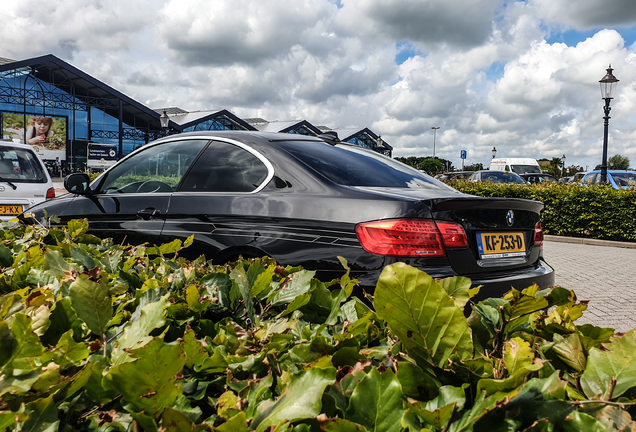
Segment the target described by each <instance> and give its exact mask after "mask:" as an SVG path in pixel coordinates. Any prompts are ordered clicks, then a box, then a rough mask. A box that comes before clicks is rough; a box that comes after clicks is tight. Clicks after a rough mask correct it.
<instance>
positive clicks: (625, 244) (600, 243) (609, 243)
mask: <svg viewBox="0 0 636 432" xmlns="http://www.w3.org/2000/svg"><path fill="white" fill-rule="evenodd" d="M543 239H544V240H546V241H553V242H557V243H574V244H584V245H592V246H607V247H618V248H625V249H636V243H631V242H621V241H612V240H598V239H589V238H581V237H561V236H555V235H549V234H546V235H544V236H543Z"/></svg>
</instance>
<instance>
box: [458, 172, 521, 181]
mask: <svg viewBox="0 0 636 432" xmlns="http://www.w3.org/2000/svg"><path fill="white" fill-rule="evenodd" d="M469 180H470V181H474V182H490V183H505V184H528V183H527V182H526V181H525V180H524V179H522V178H521V177H520V176H519V175H518V174H515V173H514V172H512V171H490V170H483V171H475V172H474V173H473V174H472V175H471V176H470V178H469Z"/></svg>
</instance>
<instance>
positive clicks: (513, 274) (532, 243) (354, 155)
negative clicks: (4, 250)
mask: <svg viewBox="0 0 636 432" xmlns="http://www.w3.org/2000/svg"><path fill="white" fill-rule="evenodd" d="M321 137H322V138H321ZM321 137H309V136H303V135H292V134H272V133H262V132H246V131H214V132H212V131H210V132H191V133H182V134H178V135H173V136H168V137H165V138H162V139H159V140H157V141H155V142H153V143H150V144H147V145H144V146H143V147H141V148H139V149H138V150H136V151H135V152H133V153H131V154H130V155H128V156H127V157H125V158H124V159H122V160H120V161H119V162H117V164H115V165H114V166H112V167H111V168H109V169H108V170H106V171H105V172H104V173H103V174H101V175H100V176H99V177H97V179H95V180H94V181H93V182H92V183H91V184H90V185H89V177H88V176H87V175H86V174H83V173H76V174H71V175H69V176H68V177H66V179H65V187H66V189H67V190H68V191H69V192H70V193H68V194H66V195H63V196H61V197H59V198H56V199H54V200H51V201H49V202H47V203H45V204H41V205H39V206H36V207H35V208H33V209H32V210H31V211H32V212H33V213H34V214H35V216H36V220H38V221H42V220H43V219H44V218H45V217H46V216H45V212H46V214H48V215H57V216H59V217H60V219H61V223H66V222H68V221H69V220H71V219H77V218H88V220H89V229H90V232H91V233H92V234H95V235H97V236H99V237H102V238H106V237H112V238H113V239H115V241H117V242H121V241H122V240H123V239H124V238H125V239H126V241H127V242H129V243H133V244H140V243H143V242H149V243H150V244H161V243H165V242H170V241H173V240H174V239H180V240H186V239H187V238H188V237H190V236H192V235H193V236H194V243H193V244H192V245H191V246H190V247H188V248H187V249H184V250H182V251H181V252H179V254H180V256H185V257H186V258H196V257H198V256H200V255H205V256H206V257H207V258H208V259H211V260H213V262H215V263H225V262H229V261H233V260H235V259H236V258H237V257H238V256H243V257H246V258H247V257H262V256H265V255H267V256H271V257H273V258H274V259H276V261H277V262H278V263H280V264H281V265H284V266H286V265H292V266H298V265H300V266H303V267H304V268H306V269H309V270H315V271H316V272H317V274H316V276H317V277H319V278H321V279H323V280H331V279H332V278H333V277H339V276H342V274H343V268H342V264H341V263H340V261H339V258H338V257H344V258H345V259H346V260H347V262H348V265H349V266H350V268H351V277H352V278H356V279H358V280H359V281H360V287H362V288H364V289H365V290H367V292H373V290H374V288H375V285H376V282H377V280H378V277H379V275H380V273H381V271H382V269H384V267H385V266H386V265H389V264H391V263H395V262H397V261H403V262H405V263H408V264H410V265H412V266H414V267H416V268H419V269H421V270H423V271H425V272H427V273H428V274H429V275H431V276H432V277H435V278H442V277H449V276H454V275H462V276H466V277H469V278H471V280H472V283H473V284H474V285H483V288H482V289H481V291H480V295H481V296H482V297H489V296H500V295H501V294H503V293H504V292H507V291H508V290H510V288H511V287H512V286H514V287H517V288H519V289H523V288H526V287H528V286H530V285H531V284H532V283H537V284H538V285H539V286H540V287H542V288H544V287H547V286H550V285H553V284H554V272H553V270H552V268H550V266H549V265H548V264H546V263H545V261H544V260H543V257H542V247H543V246H542V245H543V230H542V228H541V223H540V212H541V210H542V208H543V204H542V203H540V202H536V201H530V200H523V199H507V198H484V197H477V196H472V195H467V194H463V193H461V192H459V191H457V190H455V189H453V188H451V187H450V186H448V185H446V184H444V183H442V182H440V181H437V180H435V179H433V178H432V177H430V176H428V175H426V174H423V173H421V172H419V171H418V170H416V169H414V168H411V167H409V166H407V165H405V164H402V163H400V162H398V161H395V160H393V159H391V158H389V157H386V156H383V155H381V154H378V153H376V152H373V151H371V150H367V149H364V148H361V147H359V146H355V145H351V144H347V143H341V142H339V141H338V140H337V136H336V137H333V136H326V135H321ZM23 218H24V216H23ZM24 219H25V221H28V220H29V219H27V218H24Z"/></svg>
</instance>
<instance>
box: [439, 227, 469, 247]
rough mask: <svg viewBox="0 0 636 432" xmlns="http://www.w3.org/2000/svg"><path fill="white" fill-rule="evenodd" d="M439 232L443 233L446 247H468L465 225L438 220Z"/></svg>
mask: <svg viewBox="0 0 636 432" xmlns="http://www.w3.org/2000/svg"><path fill="white" fill-rule="evenodd" d="M436 224H437V228H438V229H439V232H440V233H441V234H442V239H443V240H444V246H446V249H461V248H465V247H468V239H467V238H466V232H465V231H464V227H462V226H461V225H460V224H456V223H452V222H436Z"/></svg>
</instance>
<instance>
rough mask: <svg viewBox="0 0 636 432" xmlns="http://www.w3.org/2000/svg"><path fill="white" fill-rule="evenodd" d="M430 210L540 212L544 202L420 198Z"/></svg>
mask: <svg viewBox="0 0 636 432" xmlns="http://www.w3.org/2000/svg"><path fill="white" fill-rule="evenodd" d="M421 202H422V203H423V204H424V205H426V206H427V207H428V208H429V209H430V211H431V212H435V213H436V212H441V211H454V210H465V209H488V208H490V209H493V210H494V209H505V210H525V211H532V212H536V213H541V210H543V208H544V204H543V203H542V202H540V201H533V200H528V199H522V198H494V197H489V198H486V197H453V198H439V199H430V200H422V201H421Z"/></svg>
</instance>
